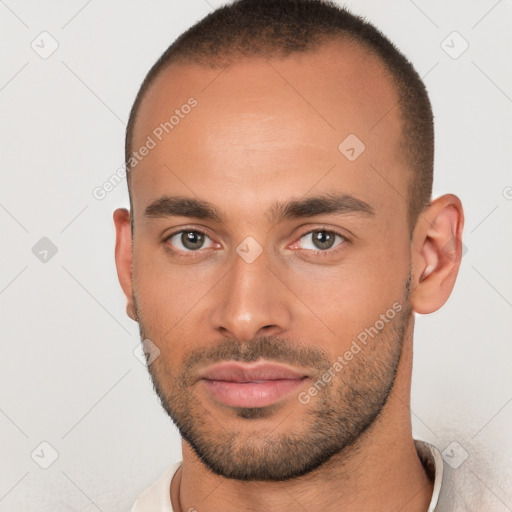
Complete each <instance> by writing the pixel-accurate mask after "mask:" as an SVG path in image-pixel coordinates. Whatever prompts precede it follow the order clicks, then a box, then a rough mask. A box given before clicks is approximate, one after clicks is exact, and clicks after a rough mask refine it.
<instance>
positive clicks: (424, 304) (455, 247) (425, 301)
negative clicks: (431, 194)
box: [411, 194, 464, 314]
mask: <svg viewBox="0 0 512 512" xmlns="http://www.w3.org/2000/svg"><path fill="white" fill-rule="evenodd" d="M463 227H464V212H463V209H462V203H461V201H460V199H459V198H458V197H457V196H455V195H453V194H446V195H443V196H441V197H439V198H437V199H436V200H435V201H433V202H432V203H431V204H430V206H428V207H427V208H426V209H425V210H424V211H423V213H422V214H420V216H419V217H418V221H417V222H416V227H415V229H414V233H413V240H412V269H413V277H412V279H413V283H412V284H413V293H412V295H411V304H412V307H413V310H414V311H416V313H421V314H428V313H433V312H434V311H437V310H438V309H439V308H440V307H441V306H443V304H444V303H445V302H446V301H447V300H448V297H449V296H450V294H451V292H452V290H453V287H454V285H455V279H456V278H457V273H458V272H459V267H460V262H461V259H462V229H463Z"/></svg>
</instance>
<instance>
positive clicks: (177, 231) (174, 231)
mask: <svg viewBox="0 0 512 512" xmlns="http://www.w3.org/2000/svg"><path fill="white" fill-rule="evenodd" d="M208 231H209V230H208V229H207V228H205V227H200V228H199V227H197V226H194V227H192V226H180V227H179V228H175V229H172V230H171V231H170V232H166V233H165V234H164V235H162V242H163V243H165V244H166V245H170V246H171V249H170V250H171V251H172V252H174V253H175V254H180V255H187V256H191V255H194V254H199V253H201V252H202V251H203V250H205V249H212V248H214V247H215V245H220V244H219V243H218V242H216V241H215V240H214V239H213V237H212V236H211V235H210V234H209V232H208ZM187 232H195V233H201V234H202V235H204V236H205V237H208V238H209V239H210V241H211V243H212V244H213V246H214V247H201V248H200V249H197V250H195V251H192V250H184V249H178V248H177V247H174V246H172V245H171V244H170V243H169V241H170V240H171V238H173V237H175V236H176V235H179V234H182V233H187Z"/></svg>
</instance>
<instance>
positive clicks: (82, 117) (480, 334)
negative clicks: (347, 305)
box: [0, 0, 512, 512]
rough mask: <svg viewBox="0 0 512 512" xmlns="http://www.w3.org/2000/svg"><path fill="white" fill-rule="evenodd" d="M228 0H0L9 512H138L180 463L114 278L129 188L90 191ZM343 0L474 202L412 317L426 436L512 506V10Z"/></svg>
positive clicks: (438, 183)
mask: <svg viewBox="0 0 512 512" xmlns="http://www.w3.org/2000/svg"><path fill="white" fill-rule="evenodd" d="M215 5H217V3H216V2H214V1H212V0H208V1H205V0H193V1H192V0H187V1H186V2H185V1H179V2H178V1H172V2H171V1H165V2H163V1H153V2H151V3H150V2H143V1H142V0H139V1H123V2H121V1H120V0H117V1H103V2H100V1H99V0H89V1H83V0H80V1H68V2H57V1H46V2H36V1H19V0H18V1H15V0H5V1H3V0H0V20H1V21H0V23H1V25H0V26H1V28H0V46H1V48H2V56H1V69H0V102H1V107H2V108H1V124H0V141H1V142H0V144H1V173H2V187H1V188H0V221H1V240H2V242H3V243H2V251H1V254H2V260H1V261H2V265H1V275H0V311H1V313H0V314H1V326H2V355H1V358H0V378H1V388H0V389H1V395H0V433H1V446H0V450H1V453H0V464H1V466H0V510H1V511H4V512H20V511H36V510H37V511H38V512H46V511H48V512H50V511H52V512H55V511H68V510H73V511H93V510H101V511H104V512H107V511H121V510H129V509H130V507H131V505H132V503H133V502H134V500H135V498H136V497H137V496H138V495H139V493H140V492H141V491H142V490H143V489H145V488H146V487H147V486H148V485H149V484H150V483H152V482H153V481H154V480H155V479H156V477H157V476H159V475H160V473H162V472H163V471H164V470H165V468H166V467H167V466H168V465H169V464H170V463H171V462H173V461H175V460H178V459H180V458H181V452H180V444H179V436H178V434H177V432H176V430H175V428H174V427H173V426H172V424H171V422H170V420H169V419H168V418H167V416H166V415H165V413H164V412H163V410H162V409H161V407H160V405H159V402H158V400H157V398H156V396H155V395H154V394H153V391H152V387H151V382H150V379H149V376H148V375H147V371H146V369H145V367H144V366H143V364H142V363H141V362H140V361H139V360H138V359H137V358H136V357H135V355H134V349H136V347H137V345H138V329H137V325H136V324H135V323H134V322H132V321H131V320H130V319H129V318H128V317H127V316H126V315H125V299H124V297H123V295H122V293H121V290H120V287H119V285H118V282H117V276H116V272H115V266H114V258H113V254H114V253H113V249H114V228H113V223H112V212H113V210H114V209H115V208H116V207H119V206H127V204H128V201H127V193H126V187H125V184H124V183H122V184H120V185H119V186H117V187H116V188H115V189H114V190H113V191H112V192H110V193H109V194H108V195H107V197H106V198H105V199H103V200H101V201H100V200H98V199H96V198H95V197H94V196H93V193H92V192H93V190H94V188H95V187H97V186H100V185H102V183H104V182H105V181H106V180H107V179H108V178H109V177H110V176H111V175H112V174H113V173H115V172H116V170H117V169H119V168H120V167H121V165H122V162H123V141H124V129H125V122H126V120H127V116H128V111H129V108H130V106H131V103H132V101H133V99H134V96H135V93H136V91H137V88H138V86H139V84H140V82H141V80H142V78H143V77H144V74H145V73H146V71H147V70H148V69H149V67H150V65H151V64H152V63H153V62H154V61H155V59H156V58H157V57H158V56H159V55H160V53H161V52H162V51H163V50H164V49H165V48H166V47H167V46H168V44H169V43H170V42H171V41H172V40H173V39H174V38H175V37H176V36H177V35H178V34H179V33H180V32H182V31H183V30H184V29H186V28H187V27H189V26H190V25H191V24H192V23H193V22H194V21H196V20H197V19H199V18H200V17H202V16H204V15H206V14H207V13H208V12H210V10H211V9H212V8H213V7H214V6H215ZM347 5H348V6H349V7H350V8H352V10H353V11H354V12H355V13H357V14H362V15H365V16H367V17H368V19H369V20H370V21H373V22H374V23H375V24H376V25H377V26H378V27H379V28H380V29H381V30H382V31H383V32H384V33H385V34H387V35H388V36H389V37H390V38H391V39H392V40H393V41H394V42H395V43H396V44H397V45H398V46H399V48H401V49H402V50H403V51H404V52H405V54H406V55H407V56H408V57H409V58H410V59H411V60H412V61H413V63H414V65H415V66H416V68H417V70H418V72H419V73H420V75H422V76H424V77H425V82H426V85H427V87H428V89H429V92H430V95H431V99H432V103H433V107H434V112H435V116H436V136H437V147H436V178H435V190H434V195H435V196H436V195H439V194H442V193H446V192H453V193H455V194H457V195H459V197H460V198H461V199H462V201H463V204H464V206H465V214H466V227H465V233H464V236H465V238H464V244H465V245H466V247H467V253H466V254H465V255H464V258H463V261H462V267H461V270H460V274H459V278H458V281H457V284H456V287H455V290H454V292H453V294H452V297H451V298H450V300H449V301H448V303H447V304H446V305H445V307H444V308H442V309H441V310H440V311H438V312H436V313H434V314H432V315H428V316H420V315H418V317H417V327H416V335H415V368H414V378H413V398H412V408H413V417H412V421H413V427H414V433H415V436H417V437H419V438H422V439H425V440H428V441H431V442H433V443H434V444H435V445H437V446H438V447H439V448H440V449H441V450H445V452H444V453H445V457H447V459H446V460H450V462H451V464H453V465H454V466H458V469H457V471H459V472H461V473H463V477H464V479H466V481H467V482H468V483H469V485H470V487H471V488H472V489H473V491H474V492H475V493H478V494H480V495H481V496H482V497H483V498H482V499H485V503H486V504H487V505H486V507H487V508H486V510H492V511H498V512H501V511H506V510H512V471H511V467H510V460H511V458H512V441H511V436H510V430H511V426H512V375H511V373H512V372H511V371H510V362H511V360H512V343H511V341H512V340H511V335H510V327H511V318H512V291H511V290H512V272H511V269H510V261H512V242H511V237H510V233H511V231H510V228H511V223H510V218H511V210H512V175H511V173H510V169H511V163H512V162H511V160H512V158H511V149H510V146H511V141H512V136H511V135H512V133H511V132H512V129H511V124H512V123H511V119H512V116H511V114H512V99H511V96H512V76H511V64H510V62H511V60H510V54H511V48H512V44H511V43H512V41H511V38H512V37H511V32H512V31H511V28H512V27H511V19H512V3H511V1H510V0H501V1H496V0H482V1H478V2H476V1H471V2H470V1H451V2H446V1H427V0H415V1H412V0H403V1H399V0H397V1H393V2H382V1H376V0H375V1H369V0H365V1H350V2H347ZM43 31H47V32H48V33H49V34H50V36H48V35H42V36H41V35H40V34H41V32H43ZM453 31H456V32H458V33H459V34H460V36H461V37H462V38H463V39H461V38H460V37H459V36H457V35H453V34H452V32H453ZM53 40H54V41H56V42H57V43H58V48H57V49H56V51H55V52H54V53H53V54H52V55H50V56H48V55H46V54H44V52H49V51H50V50H51V49H52V44H55V43H53V42H52V41H53ZM464 40H465V41H467V43H468V44H469V48H468V49H467V50H466V51H465V52H464V53H462V54H461V55H458V54H459V53H460V51H461V50H462V49H463V48H464V46H465V43H464ZM443 41H444V43H443ZM31 44H32V46H35V48H36V49H37V50H36V49H34V48H33V47H31ZM41 53H43V54H44V55H43V56H45V57H47V58H42V57H41V56H40V55H41ZM450 53H451V55H450ZM455 56H456V57H457V58H454V57H455ZM43 237H47V238H48V239H49V240H50V241H51V243H49V242H48V240H43V241H41V239H42V238H43ZM34 246H35V249H33V248H34ZM54 246H55V248H56V249H57V253H56V254H53V253H52V250H53V252H54V251H55V249H54ZM45 251H48V252H45ZM139 355H140V353H139ZM42 442H46V443H49V445H47V444H44V445H41V443H42ZM56 453H58V458H57V459H56V460H55V461H53V458H54V456H55V454H56ZM466 456H467V458H466ZM50 463H51V465H50V466H49V467H48V468H47V469H43V468H42V467H41V465H43V466H45V465H48V464H50Z"/></svg>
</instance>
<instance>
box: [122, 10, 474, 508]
mask: <svg viewBox="0 0 512 512" xmlns="http://www.w3.org/2000/svg"><path fill="white" fill-rule="evenodd" d="M126 162H127V167H128V169H129V171H130V172H129V174H128V184H129V191H130V205H131V210H130V212H128V211H127V210H125V209H118V210H116V212H115V213H114V221H115V226H116V231H117V243H116V264H117V269H118V275H119V279H120V283H121V286H122V288H123V291H124V293H125V295H126V297H127V301H128V302H127V313H128V315H129V316H130V317H131V318H132V319H134V320H136V321H137V322H138V323H139V327H140V333H141V339H142V340H143V344H144V348H145V351H146V353H147V356H148V368H149V371H150V374H151V377H152V380H153V383H154V387H155V390H156V392H157V394H158V396H159V398H160V400H161V402H162V405H163V407H164V409H165V410H166V412H167V413H168V414H169V416H170V417H171V418H172V420H173V421H174V422H175V424H176V425H177V427H178V429H179V431H180V434H181V436H182V439H183V443H182V446H183V460H182V461H181V462H177V463H175V464H173V465H171V466H170V468H169V469H168V471H166V472H165V474H164V475H162V476H161V477H160V478H159V479H158V481H157V482H155V484H154V485H153V486H152V487H151V488H150V489H148V490H147V491H146V492H145V493H144V494H142V495H141V496H140V498H139V499H138V501H137V503H136V504H135V505H134V507H133V509H132V510H133V511H134V512H150V511H151V512H157V511H175V512H184V511H199V512H201V511H208V512H216V511H222V512H230V511H241V510H244V511H268V510H271V511H297V510H307V511H324V512H327V511H334V510H336V511H355V510H357V511H365V512H368V511H388V510H400V511H404V512H405V511H407V512H419V511H423V512H424V511H427V510H429V511H433V510H436V511H443V510H458V508H457V507H459V506H460V507H461V510H463V509H464V504H463V501H461V504H460V505H458V504H457V502H456V500H457V499H459V498H460V499H461V500H463V497H457V496H454V494H456V493H454V487H453V484H452V483H451V480H450V477H451V475H450V473H449V468H444V469H443V461H442V458H441V456H440V454H439V452H438V451H437V449H436V448H434V447H433V446H431V445H429V444H427V443H424V442H421V441H415V440H413V438H412V433H411V421H410V414H411V412H410V405H409V404H410V384H411V372H412V338H413V327H414V314H413V313H414V312H416V313H421V314H427V313H431V312H434V311H436V310H437V309H439V308H440V307H441V306H442V305H443V304H444V303H445V302H446V300H447V299H448V297H449V296H450V293H451V291H452V289H453V286H454V283H455V279H456V276H457V272H458V269H459V264H460V259H461V234H462V228H463V211H462V206H461V203H460V200H459V199H458V198H457V197H456V196H454V195H452V194H446V195H443V196H442V197H439V198H437V199H435V200H432V199H431V189H432V167H433V122H432V112H431V107H430V103H429V100H428V96H427V93H426V91H425V88H424V85H423V83H422V82H421V80H420V78H419V77H418V75H417V73H416V72H415V70H414V69H413V67H412V66H411V64H410V63H409V62H408V61H407V60H406V59H405V57H404V56H403V55H401V54H400V53H399V51H398V50H397V49H396V48H394V47H393V45H392V44H391V43H390V42H389V41H388V40H387V39H385V37H384V36H383V35H382V34H380V32H378V31H377V29H375V28H374V27H373V26H371V25H369V24H368V23H366V22H364V21H363V20H361V19H360V18H357V17H355V16H353V15H351V14H350V13H348V12H347V11H345V10H343V9H341V8H339V7H338V6H336V5H335V4H330V3H326V2H319V1H315V0H259V1H256V0H241V1H239V2H236V3H234V4H232V5H228V6H226V7H223V8H220V9H218V10H217V11H215V12H213V13H212V14H210V15H209V16H207V17H206V18H205V19H203V20H202V21H200V22H199V23H198V24H196V25H195V26H194V27H192V28H191V29H190V30H188V31H187V32H185V33H184V34H183V35H181V36H180V37H179V38H178V39H177V40H176V41H175V42H174V43H173V45H171V46H170V47H169V49H168V50H167V51H166V52H165V53H164V54H163V55H162V57H161V58H160V59H159V60H158V62H157V63H156V64H155V65H154V66H153V68H152V69H151V70H150V72H149V73H148V75H147V77H146V79H145V81H144V83H143V84H142V86H141V89H140V91H139V94H138V96H137V98H136V100H135V103H134V106H133V108H132V112H131V115H130V121H129V125H128V129H127V138H126Z"/></svg>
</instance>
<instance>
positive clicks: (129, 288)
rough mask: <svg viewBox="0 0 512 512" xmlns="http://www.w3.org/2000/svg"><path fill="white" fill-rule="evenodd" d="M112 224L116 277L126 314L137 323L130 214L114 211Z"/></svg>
mask: <svg viewBox="0 0 512 512" xmlns="http://www.w3.org/2000/svg"><path fill="white" fill-rule="evenodd" d="M114 224H115V228H116V249H115V259H116V268H117V277H118V278H119V283H120V284H121V288H122V289H123V292H124V294H125V296H126V301H127V302H126V313H127V315H128V316H129V317H130V318H131V319H132V320H135V321H137V314H136V312H135V304H134V298H133V282H132V231H131V218H130V212H129V211H128V210H126V209H125V208H118V209H117V210H115V211H114Z"/></svg>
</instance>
